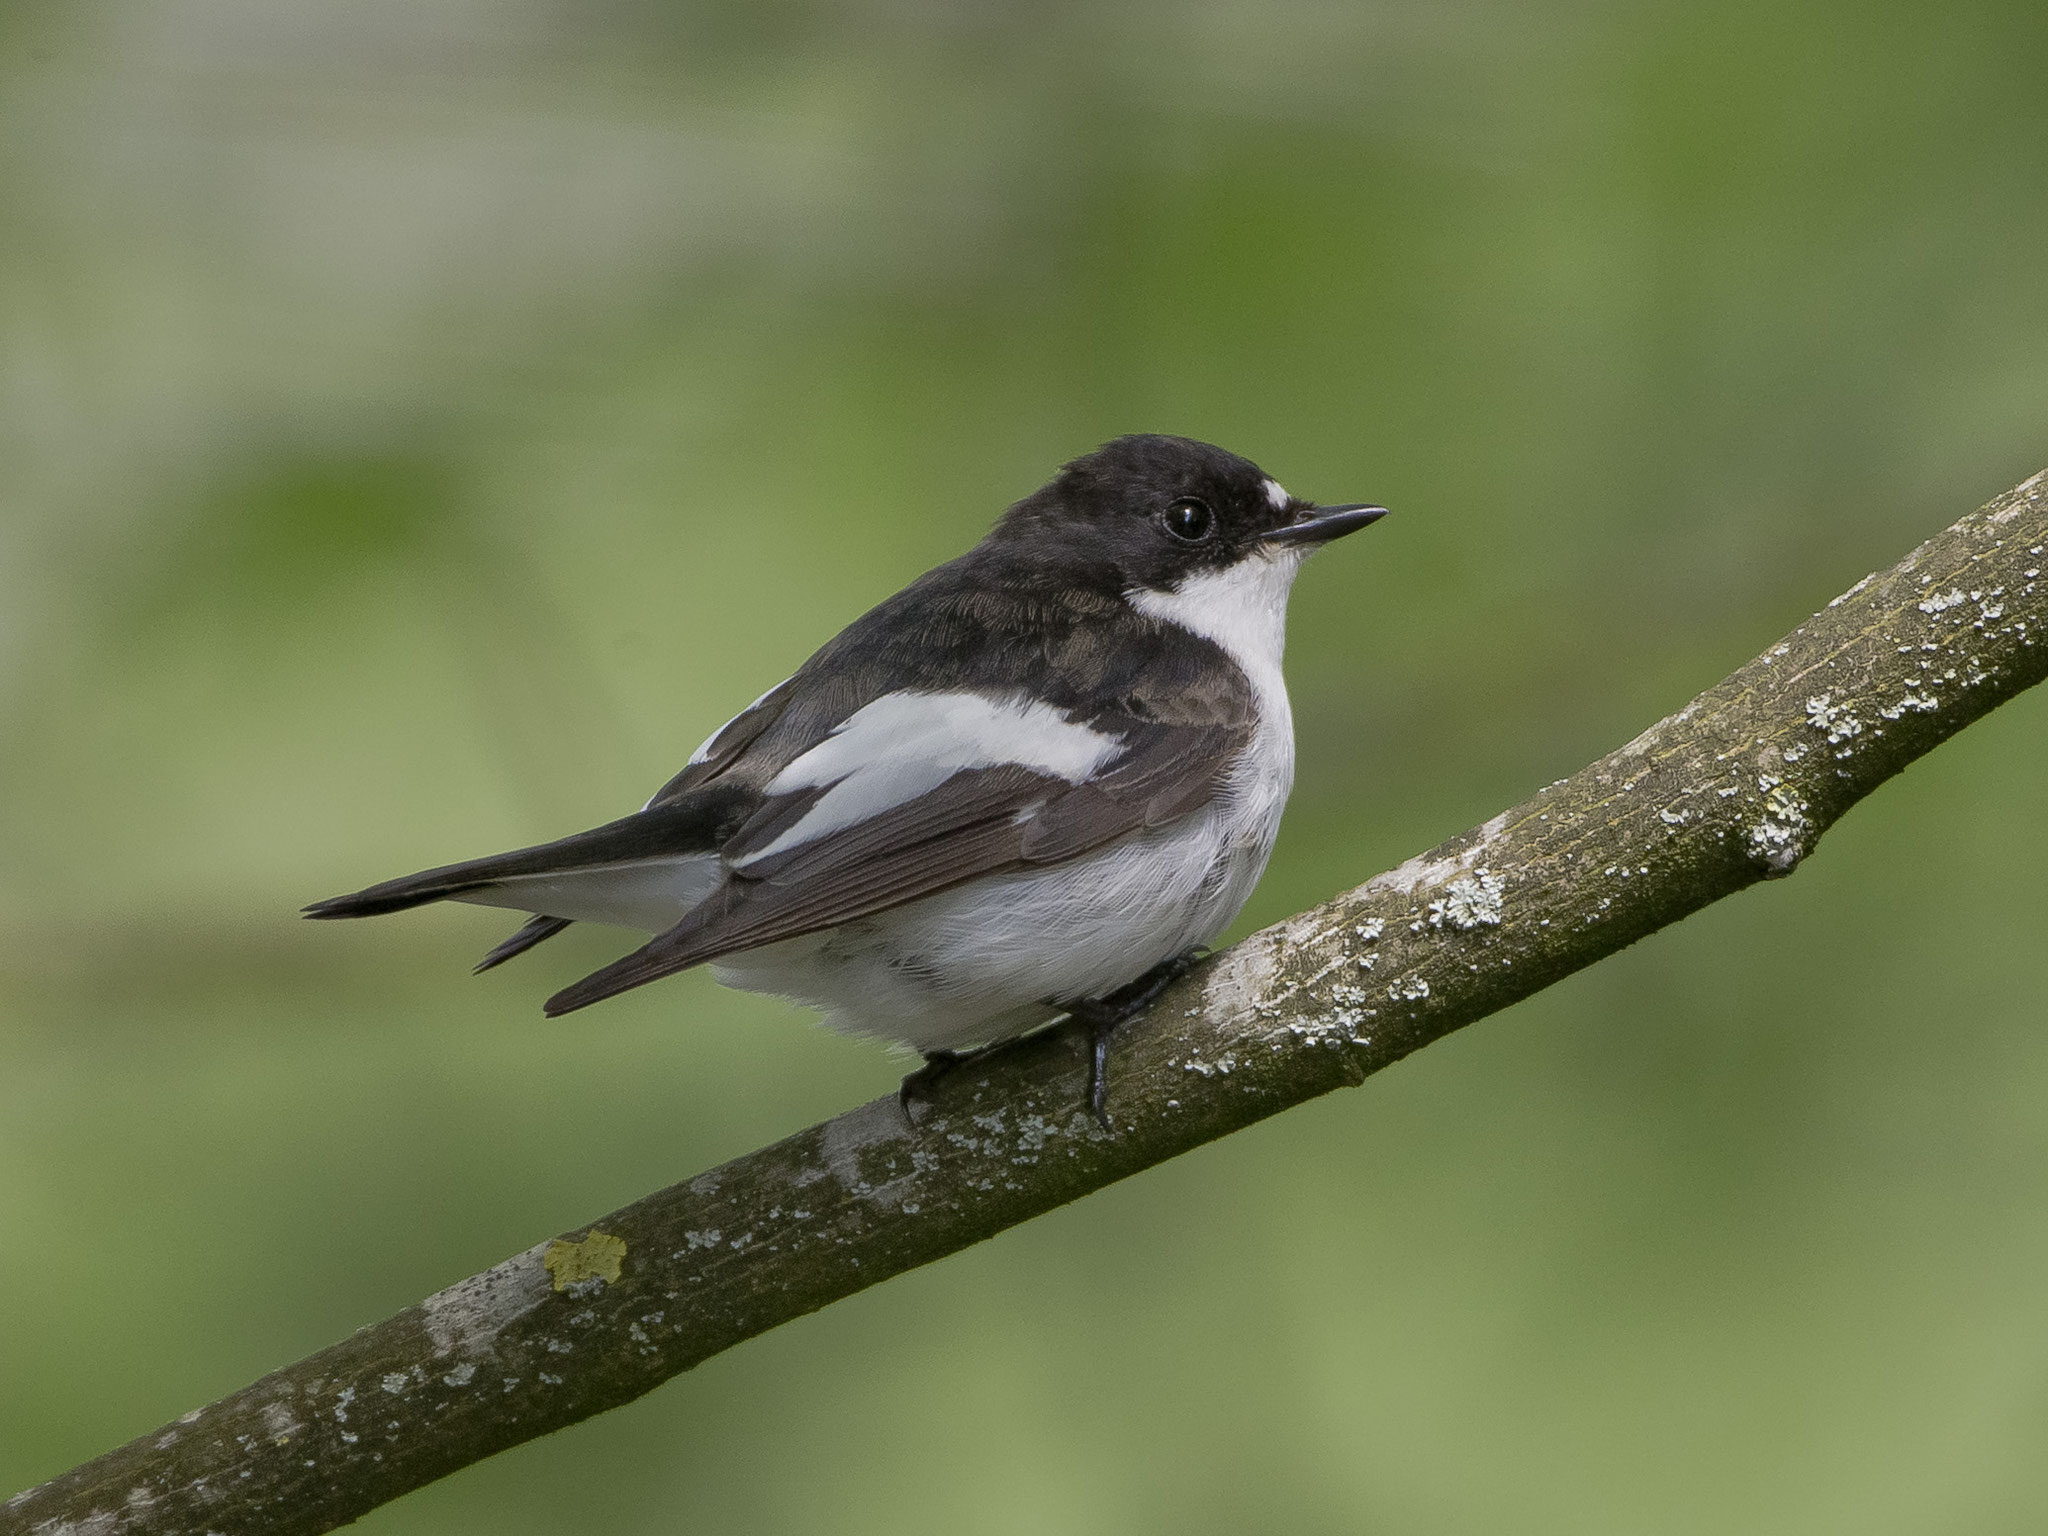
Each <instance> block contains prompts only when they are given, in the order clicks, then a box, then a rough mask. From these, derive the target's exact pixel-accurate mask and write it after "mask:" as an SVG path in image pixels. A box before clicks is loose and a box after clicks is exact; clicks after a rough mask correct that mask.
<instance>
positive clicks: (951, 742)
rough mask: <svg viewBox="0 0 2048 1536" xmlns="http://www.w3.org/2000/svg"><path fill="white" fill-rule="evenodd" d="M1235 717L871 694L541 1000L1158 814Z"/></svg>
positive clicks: (1094, 837)
mask: <svg viewBox="0 0 2048 1536" xmlns="http://www.w3.org/2000/svg"><path fill="white" fill-rule="evenodd" d="M1233 713H1235V712H1233ZM1249 735H1250V730H1249V724H1248V722H1247V721H1246V720H1244V719H1242V718H1240V719H1235V720H1229V721H1224V722H1217V721H1208V722H1200V723H1174V722H1168V721H1161V720H1158V719H1156V718H1154V719H1147V718H1139V717H1138V716H1136V715H1133V714H1124V713H1120V712H1110V713H1105V714H1098V715H1096V716H1095V717H1093V718H1091V719H1089V720H1087V721H1076V720H1074V719H1072V718H1070V717H1069V716H1067V715H1065V714H1064V713H1062V712H1061V711H1058V710H1056V709H1054V708H1052V707H1051V706H1049V705H1045V704H1042V703H1037V702H1035V701H1028V700H1026V699H1022V698H1008V699H1005V698H999V697H990V696H987V695H983V694H977V693H936V694H919V693H911V692H902V693H894V694H889V695H886V696H884V697H882V698H879V699H876V700H874V701H873V702H872V703H870V704H868V705H867V706H866V707H864V708H862V709H860V710H858V711H856V712H855V713H854V714H853V715H851V716H850V717H848V718H847V719H846V720H845V721H844V722H843V723H842V724H841V725H840V726H839V727H838V729H837V730H835V731H834V732H833V733H832V734H831V735H830V736H829V737H827V738H825V739H824V740H823V741H820V742H819V743H818V744H817V745H816V746H814V747H812V748H811V749H810V750H809V751H808V752H806V753H804V754H803V755H802V756H800V757H798V758H796V759H795V760H794V761H792V762H790V763H789V764H788V766H787V767H785V768H784V769H783V770H782V771H781V772H780V773H779V774H777V775H776V777H775V778H774V779H773V780H772V781H771V782H770V783H769V784H768V786H767V792H766V795H765V797H764V799H763V800H762V802H761V804H760V807H759V809H758V810H756V811H755V812H754V814H753V815H752V816H751V817H749V818H748V820H747V821H746V823H745V824H744V825H742V826H741V827H740V828H739V829H738V830H737V832H735V833H734V835H733V836H732V837H731V838H730V839H729V840H728V841H727V842H725V844H724V845H723V846H722V847H721V848H720V850H719V853H720V857H721V859H722V861H723V863H724V864H725V866H726V868H727V870H728V875H727V878H726V879H725V880H724V881H723V882H722V884H721V885H720V886H719V887H718V888H717V889H716V890H715V891H714V892H713V893H712V894H711V895H710V896H709V897H708V898H707V899H706V900H705V901H703V902H702V903H701V904H700V905H699V906H697V907H696V908H695V909H694V910H692V911H691V912H690V913H689V915H688V916H687V917H685V918H684V919H683V920H682V921H681V922H679V923H677V924H676V925H675V926H674V927H672V928H670V929H669V930H668V931H667V932H665V933H662V934H660V935H658V936H657V937H656V938H654V939H653V940H652V941H651V942H649V943H648V944H646V945H645V946H643V947H642V948H640V949H639V950H636V951H635V952H634V953H632V954H630V955H627V956H626V957H625V958H624V959H622V960H619V961H618V962H616V963H615V964H612V965H609V966H606V967H605V968H604V969H603V970H600V971H597V972H595V973H594V974H592V975H590V976H587V977H585V978H584V979H583V980H582V981H580V982H577V983H576V984H575V985H574V986H571V987H568V988H566V989H564V990H563V991H562V992H559V993H557V994H556V995H555V996H554V997H552V998H550V999H549V1000H548V1004H547V1011H548V1012H549V1013H550V1014H560V1013H567V1012H569V1011H570V1010H572V1009H575V1008H581V1007H584V1006H586V1005H588V1004H590V1003H594V1002H597V1001H599V1000H600V999H602V998H606V997H610V996H613V995H614V994H616V993H619V992H623V991H625V990H627V989H628V988H631V987H637V986H640V985H642V984H644V983H646V982H649V981H653V980H655V979H656V978H657V977H661V976H666V975H668V974H670V973H671V972H674V971H679V970H683V969H685V968H687V967H689V966H693V965H699V964H702V963H703V962H705V961H707V960H715V959H717V958H718V957H719V956H721V955H728V954H733V953H736V952H738V951H740V950H746V949H753V948H757V947H759V946H761V945H764V944H773V943H776V942H778V941H779V940H782V939H788V938H794V937H797V936H798V935H801V934H805V933H812V932H816V931H817V930H819V929H823V928H830V927H833V926H835V925H837V924H840V923H845V922H850V921H853V920H854V919H857V918H861V917H869V916H873V915H874V914H876V913H878V912H883V911H886V910H888V909H889V908H891V907H895V906H900V905H902V904H904V903H906V902H910V901H915V900H917V899H919V898H920V897H924V896H930V895H934V894H936V893H938V892H940V891H943V890H947V889H949V888H951V887H953V886H956V885H960V884H963V883H964V882H966V881H969V880H974V879H979V878H981V877H983V876H986V875H992V874H999V873H1003V872H1006V871H1012V870H1019V869H1027V868H1031V867H1033V866H1041V865H1049V864H1056V863H1059V862H1061V861H1063V860H1067V859H1072V858H1076V857H1079V856H1080V855H1082V854H1085V853H1088V852H1090V851H1091V850H1093V849H1096V848H1100V847H1102V846H1103V845H1105V844H1107V843H1109V842H1111V841H1113V840H1114V839H1116V838H1119V837H1122V836H1124V835H1125V834H1127V833H1131V832H1135V831H1138V830H1140V829H1142V828H1145V827H1152V826H1159V825H1162V824H1163V823H1165V822H1168V821H1172V820H1174V819H1176V818H1177V817H1180V816H1183V815H1186V814H1187V813H1188V812H1190V811H1192V810H1195V809H1197V808H1199V807H1200V806H1202V805H1204V804H1206V803H1208V801H1209V800H1211V799H1212V798H1213V797H1214V796H1215V795H1216V794H1217V793H1218V792H1219V790H1220V789H1221V787H1222V783H1223V778H1224V775H1225V774H1226V773H1227V771H1228V768H1229V765H1230V764H1231V762H1232V761H1233V760H1234V758H1235V757H1236V755H1237V752H1238V750H1239V749H1240V748H1241V747H1242V746H1243V745H1244V744H1245V742H1246V741H1247V740H1248V739H1249Z"/></svg>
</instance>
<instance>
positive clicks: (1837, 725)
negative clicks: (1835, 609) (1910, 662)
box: [1806, 604, 1925, 746]
mask: <svg viewBox="0 0 2048 1536" xmlns="http://www.w3.org/2000/svg"><path fill="white" fill-rule="evenodd" d="M1923 606H1925V605H1924V604H1923ZM1806 723H1807V724H1808V725H1810V726H1812V727H1813V728H1814V729H1815V730H1816V731H1825V732H1826V733H1827V738H1828V745H1829V746H1838V745H1840V744H1841V743H1842V742H1845V741H1847V740H1848V739H1849V738H1850V737H1852V736H1860V735H1861V734H1862V733H1863V722H1862V721H1861V720H1858V719H1857V718H1856V714H1855V711H1853V710H1852V709H1850V707H1849V706H1848V705H1846V704H1837V703H1835V702H1833V700H1832V698H1831V696H1830V695H1828V694H1825V693H1818V694H1815V695H1814V696H1813V697H1812V698H1810V699H1808V700H1807V701H1806Z"/></svg>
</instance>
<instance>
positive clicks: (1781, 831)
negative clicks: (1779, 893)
mask: <svg viewBox="0 0 2048 1536" xmlns="http://www.w3.org/2000/svg"><path fill="white" fill-rule="evenodd" d="M1806 811H1807V806H1806V802H1805V801H1803V800H1801V799H1800V798H1799V796H1798V795H1797V794H1796V793H1795V792H1794V791H1793V789H1792V787H1791V786H1790V785H1787V784H1773V785H1772V786H1770V789H1769V791H1768V793H1766V794H1765V796H1764V816H1763V819H1762V820H1761V821H1759V822H1758V823H1757V824H1756V825H1755V826H1753V827H1751V828H1750V829H1749V851H1750V856H1751V857H1752V858H1754V859H1755V860H1756V861H1757V862H1758V863H1760V864H1762V865H1763V866H1764V870H1765V873H1766V874H1769V875H1789V874H1791V873H1792V871H1793V869H1794V868H1796V867H1797V866H1798V863H1799V861H1800V860H1801V859H1803V858H1804V857H1806V844H1807V837H1808V834H1809V833H1810V832H1811V830H1812V826H1813V824H1812V822H1811V820H1809V818H1808V817H1807V814H1806Z"/></svg>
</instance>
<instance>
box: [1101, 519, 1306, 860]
mask: <svg viewBox="0 0 2048 1536" xmlns="http://www.w3.org/2000/svg"><path fill="white" fill-rule="evenodd" d="M1305 557H1306V555H1305V551H1303V550H1302V549H1300V548H1298V547H1291V546H1282V547H1280V548H1279V549H1277V550H1275V551H1274V552H1273V553H1271V554H1269V555H1252V556H1249V557H1248V558H1246V559H1243V560H1240V561H1239V562H1238V563H1237V564H1235V565H1233V566H1230V567H1228V568H1226V569H1224V570H1221V571H1208V572H1205V573H1203V574H1202V575H1199V576H1193V577H1190V578H1189V579H1188V580H1186V581H1184V582H1182V583H1181V584H1180V585H1179V586H1178V587H1175V588H1174V589H1173V590H1172V591H1170V592H1155V591H1152V590H1150V589H1147V588H1139V589H1137V590H1135V591H1132V592H1128V593H1126V594H1125V596H1126V598H1127V599H1128V600H1129V602H1130V605H1131V606H1132V607H1133V608H1135V609H1137V610H1138V612H1140V613H1143V614H1147V615H1149V616H1150V617H1152V618H1155V619H1163V620H1164V621H1165V622H1167V623H1169V624H1178V625H1180V627H1181V628H1183V629H1187V630H1192V631H1193V632H1194V633H1196V634H1198V635H1200V636H1202V637H1203V638H1204V639H1206V640H1213V641H1215V642H1216V644H1217V645H1218V646H1220V647H1221V648H1222V650H1223V652H1224V654H1225V655H1227V656H1228V657H1229V658H1230V659H1231V660H1232V661H1234V662H1236V663H1237V664H1238V666H1239V667H1240V668H1242V669H1243V671H1244V675H1245V677H1246V678H1247V679H1248V680H1249V681H1250V683H1251V685H1252V695H1253V697H1254V698H1256V699H1257V700H1258V705H1259V729H1258V734H1257V735H1256V736H1255V737H1254V738H1253V740H1252V744H1251V746H1250V747H1249V748H1248V749H1247V750H1246V752H1245V754H1244V757H1243V758H1242V759H1241V760H1240V761H1239V763H1238V766H1237V770H1236V772H1235V773H1234V774H1233V775H1232V778H1231V784H1230V787H1229V789H1228V790H1227V791H1226V793H1225V801H1226V803H1227V805H1228V806H1229V807H1230V809H1231V812H1232V814H1231V818H1230V819H1231V822H1232V824H1233V831H1234V832H1235V833H1237V834H1238V835H1242V836H1250V837H1255V838H1256V837H1263V839H1264V841H1265V844H1266V846H1267V848H1268V849H1270V848H1271V846H1272V840H1273V836H1274V834H1275V833H1276V832H1277V831H1278V830H1279V826H1280V812H1281V811H1282V809H1284V808H1285V806H1286V804H1287V794H1288V791H1289V790H1291V789H1292V788H1293V787H1294V712H1293V710H1292V709H1291V708H1289V706H1288V703H1287V680H1286V678H1285V677H1283V676H1282V674H1281V671H1280V657H1281V654H1282V652H1284V651H1285V650H1286V648H1287V594H1288V592H1289V591H1290V590H1291V589H1292V588H1293V586H1294V578H1295V576H1296V575H1297V574H1298V573H1299V572H1300V570H1301V562H1302V560H1303V559H1304V558H1305ZM1262 861H1263V858H1262Z"/></svg>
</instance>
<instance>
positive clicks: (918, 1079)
mask: <svg viewBox="0 0 2048 1536" xmlns="http://www.w3.org/2000/svg"><path fill="white" fill-rule="evenodd" d="M994 1049H995V1046H993V1045H979V1046H976V1047H975V1048H974V1049H973V1050H971V1051H926V1052H925V1053H924V1065H923V1066H921V1067H919V1068H918V1069H917V1070H916V1071H915V1072H913V1073H911V1074H910V1075H909V1076H908V1077H906V1078H904V1079H903V1081H902V1083H900V1084H899V1085H898V1086H897V1089H896V1102H897V1104H898V1105H899V1106H900V1107H901V1108H902V1110H903V1119H904V1123H905V1124H907V1125H908V1126H909V1127H910V1128H911V1129H912V1130H913V1131H914V1130H916V1129H917V1116H916V1115H915V1114H914V1113H913V1112H912V1110H911V1106H912V1105H913V1104H914V1103H916V1102H918V1101H919V1100H921V1099H923V1098H924V1097H925V1095H926V1094H928V1093H930V1092H931V1091H932V1089H934V1088H936V1087H937V1086H938V1085H939V1083H940V1082H941V1081H942V1080H943V1079H945V1078H947V1077H950V1076H951V1075H952V1074H953V1073H954V1072H955V1071H957V1070H958V1069H959V1068H961V1067H964V1066H966V1065H967V1064H968V1063H969V1062H971V1061H977V1060H979V1059H980V1058H981V1057H983V1056H986V1055H987V1054H988V1053H989V1052H990V1051H992V1050H994Z"/></svg>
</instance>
